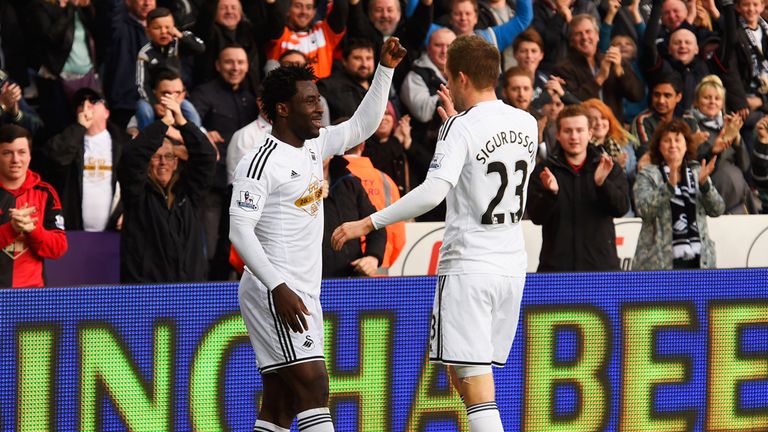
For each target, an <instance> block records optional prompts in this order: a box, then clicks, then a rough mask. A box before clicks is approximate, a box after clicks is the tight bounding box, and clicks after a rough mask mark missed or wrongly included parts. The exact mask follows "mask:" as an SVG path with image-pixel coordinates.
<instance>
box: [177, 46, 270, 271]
mask: <svg viewBox="0 0 768 432" xmlns="http://www.w3.org/2000/svg"><path fill="white" fill-rule="evenodd" d="M216 70H217V72H218V76H217V77H216V78H215V79H213V80H211V81H209V82H207V83H205V84H203V85H201V86H198V87H197V88H196V89H195V90H194V91H193V92H192V95H191V96H190V99H191V100H192V103H193V104H194V105H195V108H197V112H198V113H200V118H201V119H202V124H203V127H205V128H206V129H207V130H208V138H209V139H210V141H211V142H212V143H213V144H214V145H216V148H217V149H218V152H219V154H220V155H221V157H220V158H219V160H218V162H217V163H216V175H215V177H214V180H213V185H212V187H211V190H210V191H208V192H207V193H206V194H205V195H204V196H205V198H204V199H203V202H202V203H201V210H202V212H201V219H202V222H203V224H204V226H205V235H206V239H207V241H206V243H207V245H208V259H209V260H210V261H211V262H210V264H211V269H210V270H211V271H210V274H209V278H210V279H211V280H223V279H226V278H227V277H228V274H229V271H230V267H229V263H228V258H229V245H230V243H229V236H228V233H229V212H226V211H224V212H223V211H222V209H226V207H227V203H229V201H230V199H229V198H230V194H231V193H232V192H231V190H230V189H228V188H227V165H226V157H225V155H226V154H227V148H228V147H229V141H230V139H231V138H232V135H234V133H235V131H237V130H238V129H240V128H242V127H245V126H246V125H247V124H249V123H250V122H252V121H254V120H256V118H257V117H258V116H259V106H258V105H257V104H256V91H255V90H254V89H253V86H252V85H251V83H250V81H249V80H248V79H246V77H247V75H248V72H249V67H248V56H247V54H246V52H245V50H244V49H243V48H242V47H240V46H238V45H231V46H228V47H226V48H224V49H223V50H222V51H221V53H219V57H218V59H217V60H216Z"/></svg>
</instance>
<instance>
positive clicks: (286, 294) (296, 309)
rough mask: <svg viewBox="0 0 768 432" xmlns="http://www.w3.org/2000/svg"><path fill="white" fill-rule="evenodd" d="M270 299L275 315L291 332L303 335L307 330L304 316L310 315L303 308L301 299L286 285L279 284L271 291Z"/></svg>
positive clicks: (305, 308)
mask: <svg viewBox="0 0 768 432" xmlns="http://www.w3.org/2000/svg"><path fill="white" fill-rule="evenodd" d="M272 298H273V299H274V301H275V310H276V311H277V315H278V316H279V317H280V320H281V321H282V322H283V324H285V325H287V326H288V328H290V329H291V331H294V332H296V333H304V330H309V326H308V325H307V319H306V318H304V315H310V313H309V310H308V309H307V307H306V306H304V302H303V301H302V300H301V297H299V296H298V295H296V293H295V292H293V290H291V289H290V288H288V285H286V284H285V283H281V284H280V285H278V286H277V288H275V289H273V290H272Z"/></svg>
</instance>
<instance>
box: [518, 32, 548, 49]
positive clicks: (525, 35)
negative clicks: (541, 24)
mask: <svg viewBox="0 0 768 432" xmlns="http://www.w3.org/2000/svg"><path fill="white" fill-rule="evenodd" d="M523 42H533V43H535V44H536V45H538V46H539V49H540V50H541V52H544V39H543V38H542V37H541V35H540V34H539V32H537V31H536V29H535V28H533V27H528V28H527V29H525V31H523V32H522V33H520V34H519V35H517V37H516V38H515V41H514V42H512V51H517V50H518V49H519V48H520V44H521V43H523Z"/></svg>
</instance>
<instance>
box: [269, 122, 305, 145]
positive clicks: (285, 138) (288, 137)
mask: <svg viewBox="0 0 768 432" xmlns="http://www.w3.org/2000/svg"><path fill="white" fill-rule="evenodd" d="M271 134H272V136H273V137H275V138H277V139H279V140H280V141H282V142H284V143H286V144H288V145H290V146H293V147H296V148H300V147H304V140H303V139H301V138H299V137H298V136H296V134H295V133H293V132H292V131H291V129H290V128H285V129H283V128H282V127H279V126H277V124H275V125H273V127H272V132H271Z"/></svg>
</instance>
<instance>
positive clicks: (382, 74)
mask: <svg viewBox="0 0 768 432" xmlns="http://www.w3.org/2000/svg"><path fill="white" fill-rule="evenodd" d="M405 53H406V51H405V48H403V46H402V45H400V41H399V40H398V38H396V37H391V38H389V39H387V41H386V42H385V43H384V46H383V47H382V49H381V63H380V64H379V67H378V68H376V73H375V74H374V76H373V82H372V83H371V87H370V88H369V89H368V92H367V93H366V94H365V97H364V98H363V101H362V102H361V103H360V106H359V107H357V110H356V111H355V113H354V114H353V115H352V118H350V119H349V120H347V121H345V122H344V123H341V124H339V125H337V126H331V127H328V128H326V129H325V133H326V134H327V136H326V139H325V145H324V146H323V149H322V151H323V159H325V158H327V157H329V156H332V155H337V154H342V153H344V152H345V151H346V150H348V149H350V148H352V147H354V146H356V145H358V144H360V143H361V142H363V141H364V140H366V139H368V137H370V136H371V135H373V133H374V132H376V128H378V127H379V124H380V123H381V118H382V117H383V116H384V110H385V109H386V108H387V101H388V98H389V87H390V84H391V83H392V75H393V74H394V68H395V67H396V66H397V65H398V64H399V63H400V61H401V60H402V59H403V57H405Z"/></svg>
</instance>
